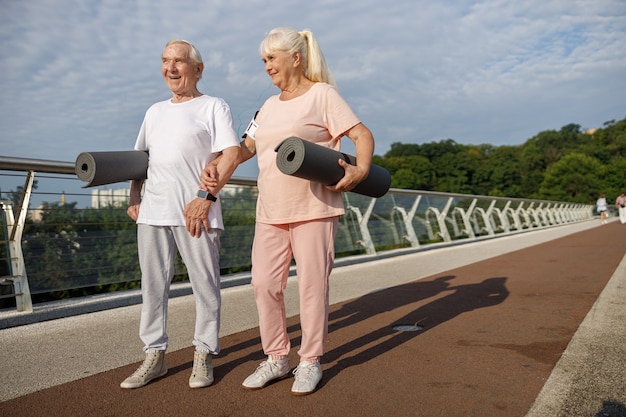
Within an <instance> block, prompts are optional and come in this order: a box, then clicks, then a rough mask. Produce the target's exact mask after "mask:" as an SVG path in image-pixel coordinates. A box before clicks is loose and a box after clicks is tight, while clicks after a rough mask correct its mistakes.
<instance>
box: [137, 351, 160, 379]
mask: <svg viewBox="0 0 626 417" xmlns="http://www.w3.org/2000/svg"><path fill="white" fill-rule="evenodd" d="M156 358H157V357H156V356H152V355H150V356H148V357H147V358H146V359H145V360H144V361H143V363H142V364H141V366H140V367H139V369H137V370H136V371H135V373H134V374H133V375H132V376H144V375H145V374H147V373H148V371H150V368H152V365H153V364H154V362H155V360H156Z"/></svg>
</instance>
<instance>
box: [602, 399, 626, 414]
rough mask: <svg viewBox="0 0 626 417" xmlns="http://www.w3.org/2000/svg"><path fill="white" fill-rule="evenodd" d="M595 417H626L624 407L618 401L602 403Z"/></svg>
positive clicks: (625, 407) (625, 408)
mask: <svg viewBox="0 0 626 417" xmlns="http://www.w3.org/2000/svg"><path fill="white" fill-rule="evenodd" d="M595 417H626V406H624V404H622V403H621V402H619V401H614V400H607V401H604V403H603V404H602V409H601V410H600V411H598V413H597V414H596V415H595Z"/></svg>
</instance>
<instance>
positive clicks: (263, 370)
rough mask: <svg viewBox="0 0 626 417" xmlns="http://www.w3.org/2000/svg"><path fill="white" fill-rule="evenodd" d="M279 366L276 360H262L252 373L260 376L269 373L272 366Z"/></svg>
mask: <svg viewBox="0 0 626 417" xmlns="http://www.w3.org/2000/svg"><path fill="white" fill-rule="evenodd" d="M279 366H280V365H278V363H276V362H269V361H263V362H261V364H260V365H259V366H258V367H257V368H256V371H254V373H256V374H259V375H260V376H264V375H267V374H269V373H271V372H272V369H273V368H278V367H279Z"/></svg>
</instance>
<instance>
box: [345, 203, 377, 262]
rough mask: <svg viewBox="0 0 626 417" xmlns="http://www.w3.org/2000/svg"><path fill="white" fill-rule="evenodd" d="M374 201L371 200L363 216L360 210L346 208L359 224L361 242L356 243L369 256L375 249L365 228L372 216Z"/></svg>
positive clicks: (351, 207) (373, 253)
mask: <svg viewBox="0 0 626 417" xmlns="http://www.w3.org/2000/svg"><path fill="white" fill-rule="evenodd" d="M375 202H376V199H374V198H372V201H371V202H370V204H369V206H368V208H367V210H366V211H365V216H363V215H362V214H361V210H359V208H358V207H354V206H348V208H347V209H348V210H350V211H351V212H353V213H354V215H355V216H356V218H357V221H358V222H359V230H360V231H361V240H359V241H358V242H357V243H359V244H361V245H362V246H363V247H364V248H365V252H366V253H367V254H369V255H375V254H376V249H375V248H374V242H372V237H371V235H370V231H369V229H368V228H367V222H368V221H369V218H370V216H371V215H372V209H373V207H374V203H375Z"/></svg>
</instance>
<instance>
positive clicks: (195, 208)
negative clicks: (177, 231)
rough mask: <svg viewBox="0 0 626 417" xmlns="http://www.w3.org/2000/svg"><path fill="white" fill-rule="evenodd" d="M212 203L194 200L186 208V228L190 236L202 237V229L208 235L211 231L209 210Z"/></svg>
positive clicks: (198, 199) (199, 199)
mask: <svg viewBox="0 0 626 417" xmlns="http://www.w3.org/2000/svg"><path fill="white" fill-rule="evenodd" d="M210 208H211V201H209V200H203V199H201V198H195V199H193V200H192V201H191V202H190V203H189V204H187V207H185V212H184V214H185V227H186V228H187V231H188V232H189V234H190V235H191V236H193V237H200V235H201V234H202V229H204V230H205V231H206V232H207V233H208V231H209V230H210V229H211V226H210V225H209V209H210Z"/></svg>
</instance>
